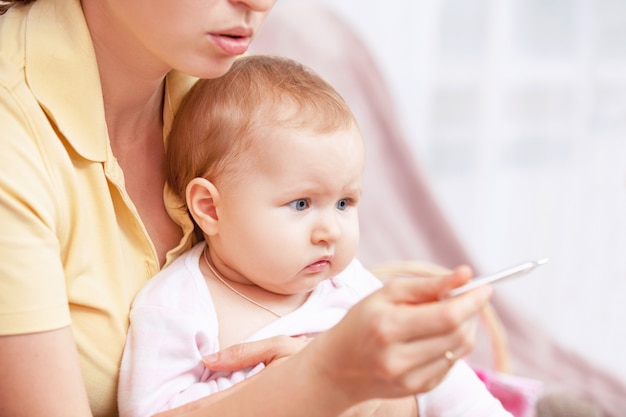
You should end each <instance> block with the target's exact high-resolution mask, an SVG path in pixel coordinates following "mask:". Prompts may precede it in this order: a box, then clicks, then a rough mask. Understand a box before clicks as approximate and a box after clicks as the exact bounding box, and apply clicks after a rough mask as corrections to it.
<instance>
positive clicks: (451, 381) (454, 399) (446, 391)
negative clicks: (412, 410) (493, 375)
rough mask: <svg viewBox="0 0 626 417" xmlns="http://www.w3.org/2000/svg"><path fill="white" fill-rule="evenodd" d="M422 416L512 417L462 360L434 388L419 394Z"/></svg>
mask: <svg viewBox="0 0 626 417" xmlns="http://www.w3.org/2000/svg"><path fill="white" fill-rule="evenodd" d="M418 404H419V411H420V412H419V415H420V416H422V417H476V416H480V417H513V416H512V414H510V413H509V412H508V411H506V410H505V409H504V407H503V406H502V403H500V401H499V400H498V399H497V398H495V397H494V396H493V395H491V393H490V392H489V391H488V390H487V387H486V386H485V384H484V383H483V382H482V381H481V380H480V379H479V378H478V376H477V375H476V374H475V373H474V371H473V370H472V369H471V368H470V367H469V366H468V365H467V363H466V362H464V361H463V360H460V361H457V362H456V363H455V365H454V366H453V367H452V368H451V369H450V372H448V375H447V376H446V377H445V378H444V380H443V381H442V382H441V383H440V384H439V385H438V386H436V387H435V388H434V389H433V390H431V391H429V392H427V393H425V394H422V395H418Z"/></svg>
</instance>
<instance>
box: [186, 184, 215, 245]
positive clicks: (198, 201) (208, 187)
mask: <svg viewBox="0 0 626 417" xmlns="http://www.w3.org/2000/svg"><path fill="white" fill-rule="evenodd" d="M186 198H187V207H188V208H189V213H191V216H192V217H193V219H194V220H195V221H196V223H197V224H198V226H200V228H201V229H202V231H203V232H204V233H205V234H207V235H213V234H215V233H217V221H218V217H217V206H218V204H219V200H220V196H219V192H218V191H217V188H216V187H215V185H213V183H212V182H211V181H209V180H207V179H205V178H194V179H192V180H191V181H190V182H189V184H187V191H186Z"/></svg>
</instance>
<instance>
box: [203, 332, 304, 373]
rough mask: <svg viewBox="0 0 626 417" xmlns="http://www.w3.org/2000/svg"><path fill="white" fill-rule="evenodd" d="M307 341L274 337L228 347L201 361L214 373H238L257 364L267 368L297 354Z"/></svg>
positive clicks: (302, 338) (299, 338)
mask: <svg viewBox="0 0 626 417" xmlns="http://www.w3.org/2000/svg"><path fill="white" fill-rule="evenodd" d="M308 340H309V339H308V338H307V337H306V336H296V337H289V336H275V337H270V338H269V339H264V340H259V341H256V342H247V343H240V344H237V345H233V346H229V347H227V348H225V349H222V350H221V351H219V352H216V353H213V354H211V355H208V356H205V357H204V358H202V361H203V362H204V366H206V367H207V368H209V369H212V370H214V371H239V370H241V369H244V368H248V367H252V366H256V365H257V364H259V363H264V364H265V366H269V365H270V364H271V363H275V362H279V361H280V360H282V359H285V358H287V357H289V356H291V355H293V354H295V353H297V352H299V351H300V350H301V349H302V348H303V347H304V346H305V345H306V343H307V341H308Z"/></svg>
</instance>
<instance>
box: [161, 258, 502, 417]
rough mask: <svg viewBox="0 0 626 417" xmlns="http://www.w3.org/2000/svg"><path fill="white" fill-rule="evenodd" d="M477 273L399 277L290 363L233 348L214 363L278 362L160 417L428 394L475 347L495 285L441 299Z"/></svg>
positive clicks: (304, 413) (335, 408) (256, 348)
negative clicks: (457, 359) (481, 314)
mask: <svg viewBox="0 0 626 417" xmlns="http://www.w3.org/2000/svg"><path fill="white" fill-rule="evenodd" d="M470 275H471V274H470V272H469V271H468V270H466V269H459V270H457V271H455V273H453V274H451V275H450V276H448V277H444V278H424V279H419V280H416V279H396V280H392V281H390V282H389V283H387V284H386V285H385V287H383V288H382V289H381V290H379V291H377V292H375V293H373V294H372V295H370V296H368V297H367V298H365V299H364V300H362V301H361V302H359V303H358V304H356V305H355V306H354V307H353V308H352V309H351V310H350V311H349V312H348V314H347V315H346V317H345V318H344V319H343V320H342V321H341V322H340V323H339V324H338V325H337V326H335V327H334V328H332V329H330V330H329V331H327V332H324V333H322V334H320V335H319V336H317V337H316V338H315V339H313V340H311V341H310V342H309V343H307V344H306V346H304V348H303V349H302V350H300V351H298V352H296V353H295V354H294V355H292V356H290V357H287V358H282V357H278V358H277V357H276V355H275V354H274V353H275V350H274V349H273V348H272V346H271V345H270V344H268V343H267V341H262V342H255V343H251V344H246V345H240V346H237V347H234V348H232V349H226V350H224V351H222V352H220V353H219V355H217V357H211V358H209V361H208V363H207V365H208V366H209V367H210V368H212V369H215V370H233V369H239V368H241V367H246V366H250V365H251V364H253V363H257V361H258V360H259V359H260V358H266V359H267V358H271V359H270V361H272V360H273V362H271V364H270V362H268V361H267V360H265V363H266V365H269V366H267V368H266V369H265V370H264V371H263V372H261V373H259V374H257V375H255V376H254V377H252V378H249V379H247V380H245V381H243V382H241V383H239V384H237V385H235V386H234V387H233V388H230V389H228V390H226V391H222V392H219V393H216V394H214V395H211V396H209V397H206V398H203V399H200V400H198V401H195V402H192V403H190V404H187V405H185V406H183V407H180V408H178V409H175V410H170V411H167V412H164V413H161V414H159V416H162V417H165V416H208V415H221V416H228V417H240V416H241V417H243V416H249V415H254V414H259V413H263V414H264V415H272V416H273V417H288V416H293V415H298V416H299V417H309V416H310V417H325V416H328V417H331V416H332V417H335V416H339V415H341V414H342V413H343V412H346V410H348V409H349V408H350V407H353V406H354V405H356V404H358V403H361V402H364V401H367V400H369V399H372V398H399V397H406V396H410V395H415V394H418V393H423V392H426V391H428V390H430V389H432V388H433V387H435V386H436V385H437V384H438V383H439V382H440V381H441V380H442V379H443V377H444V376H445V375H446V373H447V372H448V370H449V369H450V362H449V360H448V359H446V357H445V352H446V351H452V352H454V354H455V356H456V357H461V356H463V355H465V354H466V353H468V352H469V350H470V349H471V348H472V347H473V344H474V336H475V328H476V317H477V314H478V312H479V310H480V309H481V308H482V307H483V306H484V305H485V303H486V302H487V300H488V298H489V296H490V294H491V290H490V288H482V289H477V290H475V291H472V292H470V293H467V294H465V295H463V296H460V297H456V298H453V299H450V300H446V301H444V302H439V301H437V300H438V298H439V295H440V294H442V293H444V292H445V291H446V290H448V289H450V288H451V287H455V286H458V285H461V284H462V283H464V282H465V281H467V279H469V276H470ZM276 359H283V360H276Z"/></svg>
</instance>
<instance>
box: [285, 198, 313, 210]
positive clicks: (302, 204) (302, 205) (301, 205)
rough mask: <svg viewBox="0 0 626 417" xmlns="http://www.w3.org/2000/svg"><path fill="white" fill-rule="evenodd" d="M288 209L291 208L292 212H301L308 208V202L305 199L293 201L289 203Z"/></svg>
mask: <svg viewBox="0 0 626 417" xmlns="http://www.w3.org/2000/svg"><path fill="white" fill-rule="evenodd" d="M289 207H291V208H292V209H294V210H298V211H302V210H305V209H307V208H308V207H309V202H308V201H307V200H306V199H304V198H301V199H299V200H294V201H292V202H291V203H289Z"/></svg>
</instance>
